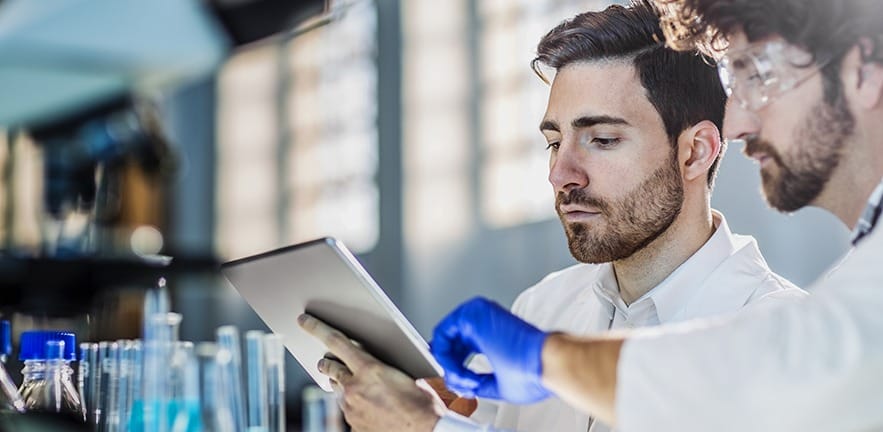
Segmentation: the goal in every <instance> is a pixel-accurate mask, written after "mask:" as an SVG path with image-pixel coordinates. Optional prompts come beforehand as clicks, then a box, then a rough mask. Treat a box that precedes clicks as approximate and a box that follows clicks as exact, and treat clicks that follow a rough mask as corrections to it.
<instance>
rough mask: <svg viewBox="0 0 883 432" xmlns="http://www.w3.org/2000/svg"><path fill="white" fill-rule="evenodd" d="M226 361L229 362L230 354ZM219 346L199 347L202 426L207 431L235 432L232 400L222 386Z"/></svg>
mask: <svg viewBox="0 0 883 432" xmlns="http://www.w3.org/2000/svg"><path fill="white" fill-rule="evenodd" d="M224 352H225V353H227V354H228V355H227V359H225V360H226V361H229V352H228V351H226V350H225V351H224ZM219 354H220V350H219V349H218V345H217V344H214V343H210V342H203V343H200V344H199V345H197V347H196V355H197V359H198V361H199V404H200V406H199V412H200V418H201V419H202V426H203V427H204V429H205V430H207V431H214V432H234V429H233V414H232V412H231V411H230V404H229V400H230V398H229V397H228V396H227V394H226V393H225V389H226V386H223V385H220V379H221V377H220V371H219V367H218V364H219V358H218V357H219Z"/></svg>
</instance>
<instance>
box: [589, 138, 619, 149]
mask: <svg viewBox="0 0 883 432" xmlns="http://www.w3.org/2000/svg"><path fill="white" fill-rule="evenodd" d="M620 141H621V140H620V139H619V138H595V139H593V140H592V142H593V143H595V144H597V145H598V147H600V148H610V147H614V146H616V145H617V144H619V142H620Z"/></svg>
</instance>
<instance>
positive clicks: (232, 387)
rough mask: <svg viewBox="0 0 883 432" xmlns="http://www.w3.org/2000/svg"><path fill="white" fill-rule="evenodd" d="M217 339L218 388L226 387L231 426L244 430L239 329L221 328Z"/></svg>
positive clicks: (232, 327)
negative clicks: (231, 417) (231, 419)
mask: <svg viewBox="0 0 883 432" xmlns="http://www.w3.org/2000/svg"><path fill="white" fill-rule="evenodd" d="M217 337H218V372H219V375H220V378H221V379H220V382H219V385H220V386H224V387H226V388H225V389H224V391H225V392H226V394H227V396H228V398H229V401H228V404H229V406H230V413H231V415H232V416H233V426H234V427H235V430H237V431H244V430H245V403H244V398H243V395H242V351H241V350H240V345H239V329H237V328H236V327H235V326H221V327H218V330H217Z"/></svg>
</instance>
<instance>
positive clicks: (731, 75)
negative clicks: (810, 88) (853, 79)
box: [717, 41, 827, 111]
mask: <svg viewBox="0 0 883 432" xmlns="http://www.w3.org/2000/svg"><path fill="white" fill-rule="evenodd" d="M825 64H827V62H822V63H819V62H814V61H813V56H812V54H810V53H808V52H806V51H803V50H801V49H799V48H797V47H794V46H792V45H788V44H786V43H784V42H780V41H772V42H763V43H757V44H753V45H751V46H748V47H746V48H744V49H740V50H737V51H730V52H727V54H726V55H725V56H724V57H723V59H721V61H720V62H718V65H717V69H718V73H719V74H720V79H721V83H722V84H723V86H724V90H726V92H727V95H728V96H730V97H731V98H733V99H734V100H735V102H736V103H738V104H739V106H741V107H742V108H744V109H748V110H752V111H757V110H759V109H761V108H763V107H765V106H767V105H769V104H770V103H771V102H772V101H774V100H775V99H776V98H777V97H779V96H781V95H782V94H783V93H785V92H787V91H788V90H791V89H793V88H795V87H797V86H799V85H800V84H801V83H803V82H804V81H806V80H807V79H809V78H810V77H812V76H813V75H815V74H816V73H818V72H819V71H820V70H821V68H822V67H824V65H825Z"/></svg>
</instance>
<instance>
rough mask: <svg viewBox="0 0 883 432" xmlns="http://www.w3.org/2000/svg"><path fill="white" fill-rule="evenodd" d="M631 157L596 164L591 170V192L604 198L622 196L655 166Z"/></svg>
mask: <svg viewBox="0 0 883 432" xmlns="http://www.w3.org/2000/svg"><path fill="white" fill-rule="evenodd" d="M644 165H647V164H643V163H641V162H635V161H632V160H629V159H623V160H620V159H611V160H606V161H604V162H602V163H598V164H596V166H595V167H594V168H593V170H592V171H590V172H589V178H590V180H591V183H590V184H591V186H590V187H589V189H590V191H591V193H592V194H593V195H594V196H597V197H599V198H602V199H608V200H610V199H613V200H616V199H619V198H622V197H624V196H626V195H628V193H629V192H630V191H632V190H634V188H635V187H637V186H638V185H639V184H641V181H642V180H643V179H644V176H646V175H647V174H648V173H650V172H652V171H653V169H654V168H655V166H650V165H647V166H644Z"/></svg>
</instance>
